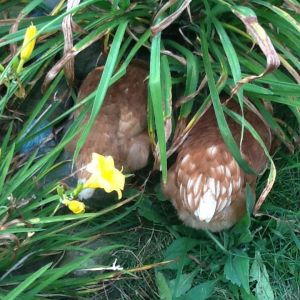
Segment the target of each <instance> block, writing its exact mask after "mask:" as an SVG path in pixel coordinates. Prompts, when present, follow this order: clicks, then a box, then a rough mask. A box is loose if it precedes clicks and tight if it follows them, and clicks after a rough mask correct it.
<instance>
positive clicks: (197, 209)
mask: <svg viewBox="0 0 300 300" xmlns="http://www.w3.org/2000/svg"><path fill="white" fill-rule="evenodd" d="M175 174H177V176H176V178H175V180H176V185H177V186H178V189H179V195H178V197H176V206H177V208H178V209H181V210H185V211H186V212H189V213H192V214H193V215H194V216H195V217H196V218H198V219H199V221H205V222H207V223H208V222H210V221H211V220H212V219H213V218H214V217H217V216H218V214H219V213H220V212H222V211H223V210H224V209H225V208H227V207H228V206H229V205H231V202H233V201H238V200H239V198H240V195H241V193H242V190H243V186H244V173H243V172H242V170H241V169H240V167H239V166H238V164H237V163H236V161H235V160H234V158H233V157H232V156H231V154H230V153H229V152H228V150H227V149H226V147H225V145H223V144H211V145H209V146H208V147H206V146H204V147H203V146H202V147H201V145H197V144H194V145H190V147H188V146H187V147H185V149H184V150H183V151H181V152H180V153H179V155H178V158H177V161H176V171H175Z"/></svg>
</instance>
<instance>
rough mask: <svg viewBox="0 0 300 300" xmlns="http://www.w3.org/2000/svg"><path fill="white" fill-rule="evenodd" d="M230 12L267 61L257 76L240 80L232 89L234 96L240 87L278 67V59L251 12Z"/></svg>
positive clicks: (245, 9) (238, 8)
mask: <svg viewBox="0 0 300 300" xmlns="http://www.w3.org/2000/svg"><path fill="white" fill-rule="evenodd" d="M231 10H232V12H233V13H234V14H235V15H236V16H237V17H238V18H239V19H240V20H241V21H242V22H243V23H244V25H245V26H246V29H247V32H248V34H249V35H250V36H251V37H252V39H253V41H254V42H255V43H257V45H258V46H259V48H260V49H261V51H262V52H263V53H264V55H265V57H266V59H267V65H266V68H265V70H264V71H263V72H262V73H261V74H259V75H252V76H248V77H245V78H243V79H242V80H240V82H239V83H238V85H237V86H236V87H235V88H234V89H233V92H232V94H234V93H236V91H237V90H238V89H239V88H240V86H241V85H243V84H245V83H249V82H251V81H253V80H255V79H258V78H261V77H263V76H264V75H266V74H267V73H270V72H272V71H274V70H276V69H277V68H278V67H279V65H280V59H279V56H278V54H277V52H276V50H275V48H274V46H273V44H272V42H271V40H270V38H269V36H268V35H267V33H266V31H265V30H264V28H263V27H262V26H261V25H260V24H259V22H258V20H257V17H256V15H255V13H254V12H253V10H251V9H250V8H248V7H245V6H235V7H233V6H232V7H231Z"/></svg>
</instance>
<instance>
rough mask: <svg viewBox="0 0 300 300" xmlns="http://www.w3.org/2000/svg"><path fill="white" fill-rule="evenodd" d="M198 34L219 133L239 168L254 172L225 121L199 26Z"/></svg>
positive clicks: (204, 38) (205, 40)
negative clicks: (243, 156)
mask: <svg viewBox="0 0 300 300" xmlns="http://www.w3.org/2000/svg"><path fill="white" fill-rule="evenodd" d="M200 36H201V48H202V53H203V63H204V69H205V73H206V76H207V83H208V87H209V91H210V95H211V98H212V102H213V107H214V110H215V114H216V119H217V123H218V126H219V129H220V132H221V135H222V137H223V140H224V142H225V144H226V146H227V147H228V149H229V151H230V153H231V154H232V155H233V157H234V158H235V160H236V161H237V162H238V164H239V165H240V166H241V168H242V169H243V170H244V171H245V172H247V173H254V174H255V171H254V170H253V169H252V168H251V167H250V166H249V165H248V164H247V162H246V161H245V160H244V159H243V158H242V155H241V152H240V150H239V147H238V146H237V144H236V142H235V140H234V138H233V136H232V134H231V132H230V129H229V127H228V124H227V122H226V119H225V116H224V113H223V108H222V105H221V101H220V98H219V95H218V90H217V86H216V83H215V80H214V76H213V70H212V66H211V63H210V61H209V54H208V43H207V37H206V34H205V32H204V30H203V28H201V30H200Z"/></svg>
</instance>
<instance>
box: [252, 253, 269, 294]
mask: <svg viewBox="0 0 300 300" xmlns="http://www.w3.org/2000/svg"><path fill="white" fill-rule="evenodd" d="M250 277H251V281H256V282H257V283H256V287H255V296H256V297H257V299H258V300H274V293H273V290H272V287H271V284H270V281H269V274H268V271H267V268H266V266H265V265H264V264H263V262H262V259H261V256H260V253H259V252H258V251H257V252H256V253H255V260H254V262H253V264H252V266H251V270H250Z"/></svg>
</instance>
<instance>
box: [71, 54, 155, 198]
mask: <svg viewBox="0 0 300 300" xmlns="http://www.w3.org/2000/svg"><path fill="white" fill-rule="evenodd" d="M102 72H103V67H98V68H96V69H94V70H92V71H91V72H90V73H89V74H88V75H87V77H86V78H85V79H84V81H83V83H82V85H81V87H80V90H79V93H78V101H80V100H82V99H84V98H86V97H87V96H88V95H89V94H91V93H92V92H93V91H95V90H96V88H97V87H98V85H99V82H100V79H101V75H102ZM147 76H148V68H147V65H146V64H145V63H144V62H142V61H139V60H134V61H132V62H131V63H130V65H129V66H128V67H127V70H126V74H125V75H124V76H123V77H122V78H120V79H119V80H118V81H117V82H115V83H114V84H113V85H112V86H111V87H110V88H109V89H108V91H107V94H106V97H105V99H104V102H103V105H102V107H101V110H100V112H99V114H98V116H97V118H96V120H95V123H94V125H93V127H92V128H91V130H90V132H89V135H88V137H87V139H86V141H85V143H84V145H83V147H82V149H81V150H80V152H79V155H78V157H77V158H76V160H75V164H74V165H75V167H76V169H77V177H78V180H79V182H83V183H84V182H85V181H86V180H87V178H88V177H89V173H88V172H87V170H86V166H87V165H88V164H89V162H90V160H91V156H92V153H94V152H95V153H99V154H101V155H104V156H112V157H113V159H114V163H115V166H116V168H118V169H123V171H124V172H133V171H136V170H139V169H141V168H143V167H145V166H146V165H147V162H148V157H149V152H150V141H149V137H148V133H147V82H146V79H147ZM81 110H82V108H79V109H77V110H76V111H75V113H74V117H75V118H76V117H77V116H78V115H79V114H80V112H81ZM88 120H89V115H88V114H87V115H86V116H85V118H84V120H83V123H82V126H84V124H85V123H87V122H88ZM78 139H79V136H77V137H76V138H74V139H73V140H72V141H71V142H70V143H69V144H68V145H67V146H66V150H67V152H69V153H71V154H72V153H74V151H75V149H76V146H77V142H78ZM93 193H94V190H93V189H90V188H89V189H84V190H83V191H82V192H81V193H80V194H79V198H80V199H88V198H90V197H92V195H93Z"/></svg>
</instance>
